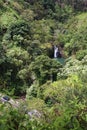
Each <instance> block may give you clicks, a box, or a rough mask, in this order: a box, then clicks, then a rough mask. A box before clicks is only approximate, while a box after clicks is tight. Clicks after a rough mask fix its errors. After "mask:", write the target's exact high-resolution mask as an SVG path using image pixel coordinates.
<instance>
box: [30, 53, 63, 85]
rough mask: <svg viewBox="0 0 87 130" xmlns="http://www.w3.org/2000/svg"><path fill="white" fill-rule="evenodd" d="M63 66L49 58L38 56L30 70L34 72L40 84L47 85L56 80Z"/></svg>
mask: <svg viewBox="0 0 87 130" xmlns="http://www.w3.org/2000/svg"><path fill="white" fill-rule="evenodd" d="M60 67H62V65H61V64H60V63H59V62H58V61H56V60H53V59H50V58H49V57H48V56H44V55H41V56H38V57H37V58H36V59H35V61H34V62H32V63H31V65H30V69H31V71H33V72H34V74H35V76H36V79H37V80H39V84H43V83H45V82H46V81H47V80H56V75H57V72H58V70H59V68H60Z"/></svg>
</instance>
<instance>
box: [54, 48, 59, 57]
mask: <svg viewBox="0 0 87 130" xmlns="http://www.w3.org/2000/svg"><path fill="white" fill-rule="evenodd" d="M57 54H58V47H57V46H54V58H57V57H58V56H57Z"/></svg>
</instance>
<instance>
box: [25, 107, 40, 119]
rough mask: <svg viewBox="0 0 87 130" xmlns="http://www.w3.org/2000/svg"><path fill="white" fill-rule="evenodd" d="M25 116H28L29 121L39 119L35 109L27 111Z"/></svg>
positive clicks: (38, 113)
mask: <svg viewBox="0 0 87 130" xmlns="http://www.w3.org/2000/svg"><path fill="white" fill-rule="evenodd" d="M27 114H28V115H29V116H30V118H31V119H32V118H40V117H41V113H40V112H39V111H37V110H36V109H34V110H31V111H29V112H28V113H27Z"/></svg>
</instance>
